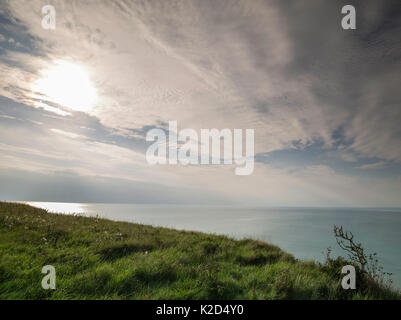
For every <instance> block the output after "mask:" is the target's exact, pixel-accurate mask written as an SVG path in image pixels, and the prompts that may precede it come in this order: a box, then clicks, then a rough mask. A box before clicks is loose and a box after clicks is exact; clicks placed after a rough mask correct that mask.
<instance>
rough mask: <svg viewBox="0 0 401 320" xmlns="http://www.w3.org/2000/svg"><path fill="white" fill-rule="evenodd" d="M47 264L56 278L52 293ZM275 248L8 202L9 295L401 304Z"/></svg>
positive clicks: (3, 248) (4, 291) (4, 210)
mask: <svg viewBox="0 0 401 320" xmlns="http://www.w3.org/2000/svg"><path fill="white" fill-rule="evenodd" d="M44 265H53V266H54V267H55V268H56V272H57V281H56V286H57V289H56V290H44V289H42V287H41V281H42V278H43V277H44V274H42V273H41V269H42V267H43V266H44ZM340 271H341V266H335V264H330V265H318V264H315V263H313V262H304V261H298V260H296V259H294V258H293V257H292V256H291V255H289V254H287V253H285V252H283V251H282V250H281V249H279V248H278V247H276V246H272V245H269V244H267V243H263V242H260V241H254V240H241V241H238V240H233V239H230V238H228V237H225V236H216V235H209V234H203V233H198V232H184V231H177V230H172V229H166V228H154V227H151V226H146V225H140V224H133V223H125V222H113V221H110V220H105V219H98V218H85V217H82V216H72V215H60V214H52V213H48V212H46V211H45V210H42V209H37V208H33V207H31V206H28V205H22V204H11V203H1V202H0V299H368V298H371V299H372V298H382V299H391V298H400V296H399V295H398V294H396V293H394V292H392V291H390V290H388V289H386V288H383V287H381V286H380V285H379V284H377V285H376V284H375V285H371V284H370V285H369V286H365V285H364V286H362V287H361V286H360V288H358V289H357V290H348V291H345V290H343V289H342V288H341V284H340V282H341V277H342V275H341V274H340Z"/></svg>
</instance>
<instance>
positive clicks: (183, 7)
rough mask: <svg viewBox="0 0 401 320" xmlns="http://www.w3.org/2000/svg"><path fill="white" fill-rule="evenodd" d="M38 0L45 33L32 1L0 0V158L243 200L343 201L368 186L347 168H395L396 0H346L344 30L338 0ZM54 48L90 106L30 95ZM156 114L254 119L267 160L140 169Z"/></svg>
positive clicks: (215, 121) (203, 124) (239, 123)
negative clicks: (350, 7) (348, 19)
mask: <svg viewBox="0 0 401 320" xmlns="http://www.w3.org/2000/svg"><path fill="white" fill-rule="evenodd" d="M52 4H53V5H54V6H55V8H56V11H57V27H56V30H54V31H49V30H44V29H42V27H41V23H40V22H41V18H42V17H41V14H40V12H41V11H40V8H41V6H42V5H43V2H42V1H39V0H30V1H28V0H21V1H8V2H6V3H4V5H2V8H1V11H0V35H3V38H4V39H5V40H7V39H14V41H15V42H16V43H19V44H20V46H14V45H13V46H11V44H8V43H5V41H1V39H0V52H1V57H0V73H1V74H2V77H1V79H0V96H2V97H3V98H0V108H1V109H0V111H1V112H2V114H1V115H0V124H1V127H0V133H1V137H2V138H1V140H0V142H1V144H0V148H1V150H2V153H3V157H2V161H0V165H1V166H2V167H3V168H4V167H8V166H10V167H12V168H13V170H14V169H15V170H16V169H21V170H28V171H35V170H36V171H38V172H40V173H41V174H45V173H46V172H54V171H63V170H71V171H72V172H74V173H75V174H76V175H78V176H80V177H95V176H97V175H100V176H106V177H108V178H116V179H126V180H132V181H138V180H140V181H144V182H145V181H146V182H149V183H156V184H159V185H170V186H171V185H174V186H180V187H188V186H191V185H192V186H194V187H196V188H200V189H202V190H204V191H205V192H206V191H210V190H215V191H216V192H218V193H219V194H225V196H226V197H228V198H239V199H241V201H247V202H250V203H252V202H258V203H283V204H285V203H294V204H296V203H302V204H308V203H312V204H314V203H319V204H324V203H333V204H334V203H336V201H337V203H341V204H347V203H348V204H354V203H363V197H366V199H365V200H366V202H369V201H371V200H370V197H371V196H372V193H370V191H369V190H367V187H366V186H367V184H365V182H366V181H364V180H363V179H362V180H360V177H358V174H360V172H359V173H357V172H356V171H361V170H357V169H358V168H359V169H362V168H368V167H369V166H370V167H372V166H374V164H372V162H373V161H377V163H383V162H385V161H387V160H390V161H392V162H393V163H397V165H398V166H399V167H400V163H401V142H400V141H401V139H400V138H401V129H400V126H399V121H400V119H401V111H400V110H401V109H400V108H399V104H400V102H401V95H400V91H399V87H400V85H401V82H400V81H401V80H400V77H399V70H400V68H401V66H400V61H401V59H400V52H401V45H400V43H399V33H400V31H401V30H400V27H401V20H400V19H399V17H400V15H401V12H400V10H399V9H398V7H397V6H396V2H395V1H388V3H387V4H383V3H382V2H380V3H379V2H377V1H356V2H355V6H356V7H357V17H358V18H357V19H358V20H357V30H354V31H344V30H342V29H341V24H340V21H341V18H342V16H341V11H340V9H341V3H340V2H336V1H330V2H324V3H323V2H318V1H302V0H301V1H299V0H297V1H285V2H283V1H278V0H277V1H276V0H271V1H262V0H260V1H259V0H255V1H240V0H238V1H236V0H232V1H218V2H217V1H212V0H202V1H199V0H188V1H178V0H171V1H168V2H161V1H151V0H146V1H145V0H144V1H123V0H121V1H107V2H101V3H100V2H98V1H80V2H69V1H58V0H54V1H52ZM95 8H96V9H95ZM57 60H65V61H69V62H72V63H77V64H80V65H84V66H85V68H86V69H87V70H88V73H89V76H90V79H91V81H92V82H93V84H94V86H95V87H96V90H97V93H98V99H97V100H98V103H97V104H96V105H95V106H94V107H93V108H92V109H91V110H89V111H87V112H86V113H83V112H76V111H74V110H71V109H68V108H65V107H62V106H60V105H57V104H56V103H55V101H51V99H49V98H48V97H47V98H46V97H44V96H43V93H40V92H33V87H32V84H33V83H35V81H36V80H38V79H39V78H40V76H41V75H40V74H41V71H42V70H44V69H47V68H49V67H50V66H51V65H52V64H53V63H54V61H57ZM169 120H177V121H178V126H179V129H182V128H193V129H195V130H200V129H201V128H218V129H223V128H230V129H233V128H243V129H245V128H251V129H255V151H256V153H257V154H259V155H264V156H263V157H265V158H269V159H274V161H273V162H271V163H263V161H262V163H259V164H258V166H257V168H256V170H255V174H254V176H252V177H249V178H247V179H245V180H239V179H237V177H235V176H234V177H233V172H232V169H233V168H231V167H224V168H223V167H218V168H216V167H206V168H205V167H184V168H178V167H157V168H155V167H150V166H149V165H148V164H147V163H146V161H145V158H144V152H145V150H146V147H147V145H146V142H145V141H144V134H145V133H146V131H147V130H149V129H150V128H155V127H163V126H164V125H165V124H166V123H167V122H168V121H169ZM27 137H29V139H28V138H27ZM266 155H268V156H266ZM10 164H11V165H10ZM376 169H383V170H384V169H385V166H384V165H378V167H377V168H376ZM352 170H354V171H352ZM345 171H347V172H345ZM308 172H309V173H310V175H308V174H306V173H308ZM272 177H273V180H272ZM382 178H383V177H379V178H377V179H376V180H374V179H373V178H372V180H369V183H370V185H375V186H377V190H380V191H383V192H384V191H385V192H388V195H389V196H388V198H387V196H385V195H383V198H382V200H380V201H379V200H378V202H380V203H384V202H385V201H384V200H385V199H387V200H388V201H389V202H391V203H393V200H394V199H399V197H396V195H394V192H395V191H391V190H390V188H386V187H385V184H386V183H387V184H388V185H389V186H394V185H396V186H397V183H398V180H396V179H397V177H395V178H394V180H383V179H382ZM329 180H330V181H332V182H333V183H329V182H328V181H329ZM41 181H43V180H41ZM244 186H245V187H244ZM348 186H352V188H354V189H352V188H351V187H349V188H348ZM358 188H359V189H358ZM343 190H347V192H349V194H345V192H344V191H343ZM358 190H360V191H358ZM398 190H399V189H398ZM353 196H354V197H355V200H352V197H353ZM391 196H393V197H395V198H391ZM286 201H287V202H286Z"/></svg>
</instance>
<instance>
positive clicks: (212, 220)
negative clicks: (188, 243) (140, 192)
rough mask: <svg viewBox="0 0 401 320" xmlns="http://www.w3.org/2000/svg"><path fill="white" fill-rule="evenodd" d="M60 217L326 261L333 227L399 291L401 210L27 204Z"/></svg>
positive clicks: (400, 281) (331, 244)
mask: <svg viewBox="0 0 401 320" xmlns="http://www.w3.org/2000/svg"><path fill="white" fill-rule="evenodd" d="M28 203H29V204H31V205H33V206H36V207H40V208H44V209H47V210H49V211H52V212H60V213H66V214H70V213H81V214H84V215H88V216H94V215H99V216H100V217H104V218H108V219H112V220H120V221H130V222H138V223H143V224H151V225H154V226H164V227H171V228H175V229H185V230H195V231H203V232H208V233H216V234H226V235H229V236H232V237H236V238H243V237H250V238H253V239H259V240H263V241H267V242H270V243H273V244H276V245H278V246H279V247H281V248H282V249H283V250H285V251H287V252H290V253H292V254H293V255H294V256H295V257H297V258H301V259H310V260H319V261H322V260H323V259H324V255H323V253H322V252H323V251H325V249H326V248H327V247H331V248H332V249H333V252H334V254H338V253H340V252H341V251H340V250H338V249H337V247H338V246H337V244H336V242H335V240H334V237H333V231H332V229H333V225H335V224H336V225H342V226H344V229H345V230H349V231H352V232H353V233H354V236H355V238H356V239H357V241H359V242H361V243H362V245H363V247H364V248H366V249H367V250H369V251H371V252H377V253H378V256H379V261H380V262H381V264H382V265H383V267H384V270H385V271H387V272H392V273H393V277H392V279H393V281H394V285H395V286H396V287H398V288H401V208H398V209H380V208H375V209H370V208H369V209H357V208H352V209H350V208H239V207H236V208H234V207H207V206H173V205H137V204H98V203H97V204H80V203H55V202H28Z"/></svg>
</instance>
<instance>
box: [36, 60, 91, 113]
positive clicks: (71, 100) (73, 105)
mask: <svg viewBox="0 0 401 320" xmlns="http://www.w3.org/2000/svg"><path fill="white" fill-rule="evenodd" d="M33 89H34V91H35V92H37V93H39V94H40V95H42V96H45V97H46V98H47V99H49V100H50V101H51V102H53V103H57V104H59V105H61V106H63V107H67V108H70V109H72V110H75V111H84V112H85V111H89V110H90V109H92V107H93V105H94V103H95V100H96V89H95V88H94V87H93V85H92V83H91V81H90V79H89V76H88V73H87V72H86V70H85V69H84V68H83V67H81V66H79V65H77V64H74V63H70V62H65V61H60V62H57V63H55V66H53V67H51V68H49V69H46V70H43V71H42V72H41V77H40V78H39V79H38V80H37V81H36V82H35V83H34V86H33Z"/></svg>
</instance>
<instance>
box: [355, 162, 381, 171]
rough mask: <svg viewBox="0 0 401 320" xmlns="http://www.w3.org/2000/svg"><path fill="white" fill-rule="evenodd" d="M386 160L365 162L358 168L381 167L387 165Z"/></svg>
mask: <svg viewBox="0 0 401 320" xmlns="http://www.w3.org/2000/svg"><path fill="white" fill-rule="evenodd" d="M386 164H387V163H386V161H379V162H375V163H370V164H364V165H362V166H359V167H357V168H358V169H381V168H383V167H385V166H386Z"/></svg>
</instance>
